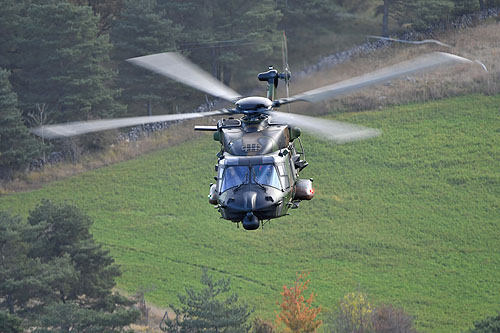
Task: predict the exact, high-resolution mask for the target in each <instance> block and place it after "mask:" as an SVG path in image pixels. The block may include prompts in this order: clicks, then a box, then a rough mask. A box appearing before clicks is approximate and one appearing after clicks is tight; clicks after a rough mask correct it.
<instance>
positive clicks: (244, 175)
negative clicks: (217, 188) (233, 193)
mask: <svg viewBox="0 0 500 333" xmlns="http://www.w3.org/2000/svg"><path fill="white" fill-rule="evenodd" d="M249 172H250V170H249V169H248V167H247V166H230V167H227V168H226V171H225V172H224V175H223V176H222V186H221V193H222V192H224V191H226V190H227V189H230V188H231V187H235V186H238V185H241V184H248V180H249V179H250V177H248V174H249Z"/></svg>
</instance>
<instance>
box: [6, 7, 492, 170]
mask: <svg viewBox="0 0 500 333" xmlns="http://www.w3.org/2000/svg"><path fill="white" fill-rule="evenodd" d="M0 4H1V8H2V12H1V13H0V16H1V17H0V18H1V19H0V31H1V32H2V33H1V34H0V44H1V45H2V47H1V48H0V139H1V140H0V141H1V144H0V179H10V178H11V177H12V174H13V172H19V171H22V170H24V169H25V168H26V166H27V165H28V164H29V162H30V161H31V160H32V159H33V158H35V157H41V156H44V155H43V154H44V152H46V151H47V150H50V149H51V148H52V149H53V147H54V145H55V147H56V148H60V147H66V148H68V147H69V148H68V149H70V150H71V151H72V152H73V153H74V154H76V155H78V154H79V153H81V152H82V151H88V150H96V149H101V148H102V147H103V146H105V145H106V143H109V142H106V141H105V140H103V139H102V137H99V135H87V136H83V137H80V138H77V139H71V140H61V141H60V142H57V141H56V142H52V143H51V144H52V146H51V145H48V144H47V142H41V141H40V139H39V138H35V137H33V136H32V135H31V134H30V133H29V131H28V129H27V128H29V127H34V126H38V125H42V124H47V123H57V122H68V121H76V120H88V119H97V118H105V117H119V116H131V115H145V114H153V113H159V112H161V113H165V112H167V113H168V112H185V111H190V108H192V107H194V106H196V103H198V104H199V103H200V101H203V100H204V98H205V97H204V96H203V95H202V94H200V93H198V92H195V91H193V90H192V89H187V88H185V87H183V86H180V85H179V84H176V83H174V82H172V81H169V80H165V79H163V78H160V77H158V76H157V75H154V74H150V73H147V72H146V71H144V70H141V69H138V68H135V67H133V66H132V65H130V64H129V63H127V62H125V61H124V60H125V59H127V58H130V57H136V56H141V55H146V54H152V53H159V52H166V51H178V52H182V53H183V54H185V55H187V56H189V57H190V58H191V59H192V60H193V61H194V62H195V63H198V64H200V65H201V66H202V67H204V68H205V69H206V70H207V71H209V72H210V73H212V74H213V75H214V76H215V77H217V78H219V79H220V80H222V81H223V82H224V83H226V84H233V85H234V84H237V85H238V86H237V87H236V88H238V89H243V90H244V89H245V88H247V87H246V86H245V83H244V82H248V81H250V82H254V80H245V78H248V77H249V76H254V75H255V73H257V72H259V71H261V70H262V66H263V65H262V64H266V65H267V64H268V63H276V64H280V63H281V60H280V59H281V40H280V39H281V31H282V30H285V31H286V32H287V35H288V37H289V40H292V41H293V43H294V44H296V45H303V44H305V43H306V42H307V40H309V39H312V38H319V37H320V36H322V35H324V34H326V33H328V32H332V31H339V29H346V27H349V22H351V21H352V20H362V19H363V17H368V16H369V17H371V18H373V17H376V18H377V20H379V21H380V27H381V33H382V34H384V35H387V34H389V33H391V31H392V30H391V29H395V30H397V29H399V28H398V27H401V25H405V26H406V27H411V28H414V29H423V28H425V27H426V26H428V25H429V24H431V23H433V22H437V21H442V22H446V21H447V20H450V19H452V18H454V17H456V16H458V15H463V14H466V13H471V12H475V11H478V10H480V9H485V8H488V7H496V6H500V1H499V0H479V1H478V0H416V1H409V0H355V1H344V0H307V1H298V0H259V1H243V0H235V1H230V2H228V1H221V0H214V1H206V0H183V1H177V0H176V1H171V0H169V1H167V0H144V1H140V2H138V1H131V0H107V1H103V0H43V1H41V0H0ZM391 27H392V28H391ZM347 29H348V28H347ZM242 78H243V79H242ZM179 106H181V107H180V108H179ZM12 142H15V143H16V144H15V145H14V144H12Z"/></svg>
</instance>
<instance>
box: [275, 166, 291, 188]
mask: <svg viewBox="0 0 500 333" xmlns="http://www.w3.org/2000/svg"><path fill="white" fill-rule="evenodd" d="M277 167H278V173H279V176H280V179H281V184H283V188H289V187H290V181H289V180H290V178H289V177H290V173H289V172H287V169H285V164H283V163H282V164H278V165H277ZM289 169H290V168H288V170H289Z"/></svg>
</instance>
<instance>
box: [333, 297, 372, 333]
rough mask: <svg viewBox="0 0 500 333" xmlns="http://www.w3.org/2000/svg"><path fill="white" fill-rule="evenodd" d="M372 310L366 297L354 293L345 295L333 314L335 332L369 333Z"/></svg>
mask: <svg viewBox="0 0 500 333" xmlns="http://www.w3.org/2000/svg"><path fill="white" fill-rule="evenodd" d="M372 314H373V308H372V305H371V304H370V302H369V301H368V299H367V297H366V295H364V294H362V293H359V292H356V293H349V294H347V295H345V296H344V297H343V298H342V299H341V300H340V302H339V306H338V309H337V311H336V313H335V328H336V330H335V331H336V332H339V333H342V332H346V333H348V332H349V333H352V332H356V333H364V332H371V331H372V329H373V323H372Z"/></svg>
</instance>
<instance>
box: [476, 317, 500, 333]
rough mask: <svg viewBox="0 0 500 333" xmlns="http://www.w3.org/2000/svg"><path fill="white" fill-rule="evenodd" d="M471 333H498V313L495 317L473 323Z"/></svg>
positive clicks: (499, 329)
mask: <svg viewBox="0 0 500 333" xmlns="http://www.w3.org/2000/svg"><path fill="white" fill-rule="evenodd" d="M469 332H471V333H497V332H500V312H499V313H498V315H497V316H495V317H489V318H486V319H484V320H481V321H478V322H475V323H474V328H473V329H471V330H470V331H469Z"/></svg>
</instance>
